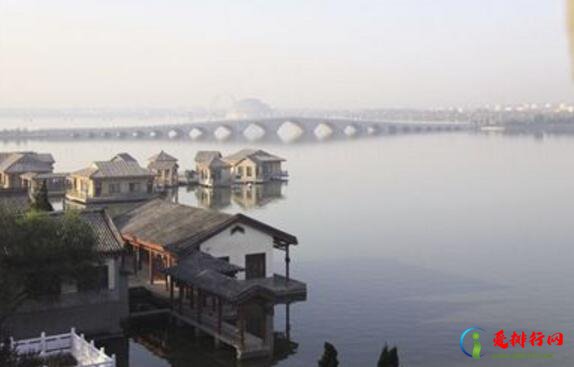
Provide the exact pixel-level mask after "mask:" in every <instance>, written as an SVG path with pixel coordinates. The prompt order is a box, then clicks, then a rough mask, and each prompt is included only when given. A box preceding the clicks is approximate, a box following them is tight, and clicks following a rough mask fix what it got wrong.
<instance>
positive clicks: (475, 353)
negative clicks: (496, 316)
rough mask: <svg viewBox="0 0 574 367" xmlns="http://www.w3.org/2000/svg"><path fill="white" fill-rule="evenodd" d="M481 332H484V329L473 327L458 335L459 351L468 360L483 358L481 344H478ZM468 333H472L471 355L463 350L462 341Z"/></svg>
mask: <svg viewBox="0 0 574 367" xmlns="http://www.w3.org/2000/svg"><path fill="white" fill-rule="evenodd" d="M481 331H482V332H485V331H484V329H482V328H479V327H476V326H475V327H471V328H468V329H466V330H465V331H463V332H462V334H461V335H460V350H461V351H462V352H463V353H464V354H465V355H466V356H467V357H469V358H473V359H480V358H481V357H483V356H484V353H482V344H481V343H480V332H481ZM470 333H472V340H473V345H472V353H469V352H468V351H467V350H466V349H465V348H464V339H465V338H466V335H467V334H470Z"/></svg>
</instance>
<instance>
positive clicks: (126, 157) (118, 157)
mask: <svg viewBox="0 0 574 367" xmlns="http://www.w3.org/2000/svg"><path fill="white" fill-rule="evenodd" d="M110 161H112V162H114V161H124V162H136V163H137V160H136V159H135V158H134V157H132V156H131V155H130V154H129V153H119V154H116V155H115V156H114V157H113V158H112V159H110Z"/></svg>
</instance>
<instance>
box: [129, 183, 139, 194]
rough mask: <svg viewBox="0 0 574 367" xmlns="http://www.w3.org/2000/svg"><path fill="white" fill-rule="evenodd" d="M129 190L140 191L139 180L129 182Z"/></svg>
mask: <svg viewBox="0 0 574 367" xmlns="http://www.w3.org/2000/svg"><path fill="white" fill-rule="evenodd" d="M130 192H140V184H139V182H130Z"/></svg>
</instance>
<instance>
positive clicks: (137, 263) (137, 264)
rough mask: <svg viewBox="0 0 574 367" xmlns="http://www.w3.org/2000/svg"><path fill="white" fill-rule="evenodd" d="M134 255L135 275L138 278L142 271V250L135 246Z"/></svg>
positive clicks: (133, 247) (132, 247)
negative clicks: (139, 272)
mask: <svg viewBox="0 0 574 367" xmlns="http://www.w3.org/2000/svg"><path fill="white" fill-rule="evenodd" d="M131 249H132V254H133V255H134V263H133V265H134V273H135V275H136V276H137V275H138V271H139V270H140V250H139V248H137V247H135V246H133V245H132V246H131Z"/></svg>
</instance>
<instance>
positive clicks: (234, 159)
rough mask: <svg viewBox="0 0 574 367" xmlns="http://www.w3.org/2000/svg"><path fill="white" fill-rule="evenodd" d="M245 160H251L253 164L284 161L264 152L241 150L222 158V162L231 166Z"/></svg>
mask: <svg viewBox="0 0 574 367" xmlns="http://www.w3.org/2000/svg"><path fill="white" fill-rule="evenodd" d="M246 158H249V159H251V160H253V161H254V162H255V163H262V162H283V161H285V159H283V158H280V157H278V156H276V155H273V154H269V153H267V152H266V151H264V150H260V149H259V150H256V149H243V150H240V151H239V152H237V153H234V154H231V155H228V156H226V157H223V160H224V161H226V162H228V163H230V164H231V165H236V164H237V163H239V162H241V161H242V160H244V159H246Z"/></svg>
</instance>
